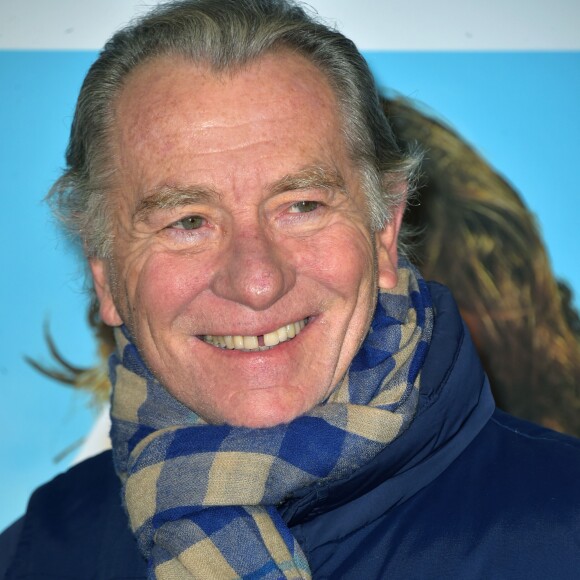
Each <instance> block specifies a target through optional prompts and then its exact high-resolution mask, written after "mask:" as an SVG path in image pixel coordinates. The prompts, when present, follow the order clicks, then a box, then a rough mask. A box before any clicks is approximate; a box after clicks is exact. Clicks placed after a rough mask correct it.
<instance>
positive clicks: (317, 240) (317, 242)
mask: <svg viewBox="0 0 580 580" xmlns="http://www.w3.org/2000/svg"><path fill="white" fill-rule="evenodd" d="M298 256H299V258H298V259H297V260H296V263H297V268H298V270H299V271H300V272H301V273H302V274H305V275H308V276H310V277H313V278H316V280H318V281H319V282H320V283H322V284H323V285H325V286H327V287H330V288H332V289H334V290H335V291H336V292H338V293H339V294H341V295H343V296H344V297H346V298H349V297H353V296H356V294H357V292H358V290H359V289H362V288H366V287H371V286H373V285H374V284H375V282H374V280H375V270H376V265H375V261H376V260H375V253H374V246H373V245H372V243H371V241H370V238H369V237H368V236H365V235H364V234H363V233H361V232H360V231H359V230H358V229H356V228H353V227H338V226H332V227H330V228H328V230H327V231H325V232H324V235H320V236H316V237H314V238H312V239H309V240H307V241H306V243H305V244H304V245H303V246H302V247H301V248H300V249H299V252H298Z"/></svg>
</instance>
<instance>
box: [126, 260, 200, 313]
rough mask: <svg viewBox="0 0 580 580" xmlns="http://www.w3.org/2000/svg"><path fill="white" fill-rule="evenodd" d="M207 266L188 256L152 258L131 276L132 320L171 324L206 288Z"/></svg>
mask: <svg viewBox="0 0 580 580" xmlns="http://www.w3.org/2000/svg"><path fill="white" fill-rule="evenodd" d="M206 272H208V267H207V265H203V266H202V264H200V263H199V261H193V260H191V259H190V258H187V257H186V256H171V255H167V254H165V253H153V254H149V256H148V257H147V259H146V260H144V261H143V262H142V263H141V264H139V265H137V264H136V265H135V267H133V268H131V269H130V271H129V272H128V277H127V278H126V279H127V280H128V284H129V285H130V287H129V289H128V299H129V301H130V306H131V310H132V314H133V316H134V317H135V316H137V318H140V317H143V318H144V319H147V320H148V321H149V324H151V323H152V322H157V323H159V322H161V321H162V320H164V319H167V320H170V319H171V318H173V317H175V316H176V315H178V314H179V313H181V312H182V311H183V310H185V309H186V308H187V306H188V304H190V303H191V301H192V299H193V298H194V297H195V296H196V295H197V294H199V293H200V292H201V291H203V289H204V288H206V287H207V276H206Z"/></svg>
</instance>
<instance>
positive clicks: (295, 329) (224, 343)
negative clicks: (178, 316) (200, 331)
mask: <svg viewBox="0 0 580 580" xmlns="http://www.w3.org/2000/svg"><path fill="white" fill-rule="evenodd" d="M307 324H308V318H304V319H303V320H299V321H297V322H290V323H289V324H285V325H284V326H281V327H280V328H278V329H276V330H273V331H272V332H268V333H267V334H260V335H249V336H241V335H224V336H216V335H212V334H206V335H205V336H203V337H201V338H202V339H203V340H204V341H205V342H207V343H208V344H212V345H213V346H217V347H218V348H223V349H228V350H242V351H246V352H253V351H261V350H268V349H270V348H272V347H274V346H276V345H278V344H280V343H281V342H286V341H288V340H292V339H293V338H294V337H296V336H298V334H300V333H301V332H302V330H303V328H304V327H305V326H306V325H307Z"/></svg>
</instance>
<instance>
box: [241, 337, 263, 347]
mask: <svg viewBox="0 0 580 580" xmlns="http://www.w3.org/2000/svg"><path fill="white" fill-rule="evenodd" d="M258 346H260V345H259V344H258V337H257V336H244V349H245V350H254V349H256V348H258Z"/></svg>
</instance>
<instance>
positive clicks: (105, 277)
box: [89, 258, 123, 326]
mask: <svg viewBox="0 0 580 580" xmlns="http://www.w3.org/2000/svg"><path fill="white" fill-rule="evenodd" d="M89 266H90V268H91V273H92V275H93V284H94V286H95V292H96V293H97V298H98V299H99V314H100V315H101V320H102V321H103V322H104V323H105V324H107V325H109V326H121V324H123V321H122V320H121V317H120V316H119V312H118V311H117V307H116V306H115V302H114V300H113V294H112V292H111V284H110V282H109V273H108V268H107V264H106V262H105V261H104V260H101V259H98V258H91V259H90V260H89Z"/></svg>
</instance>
